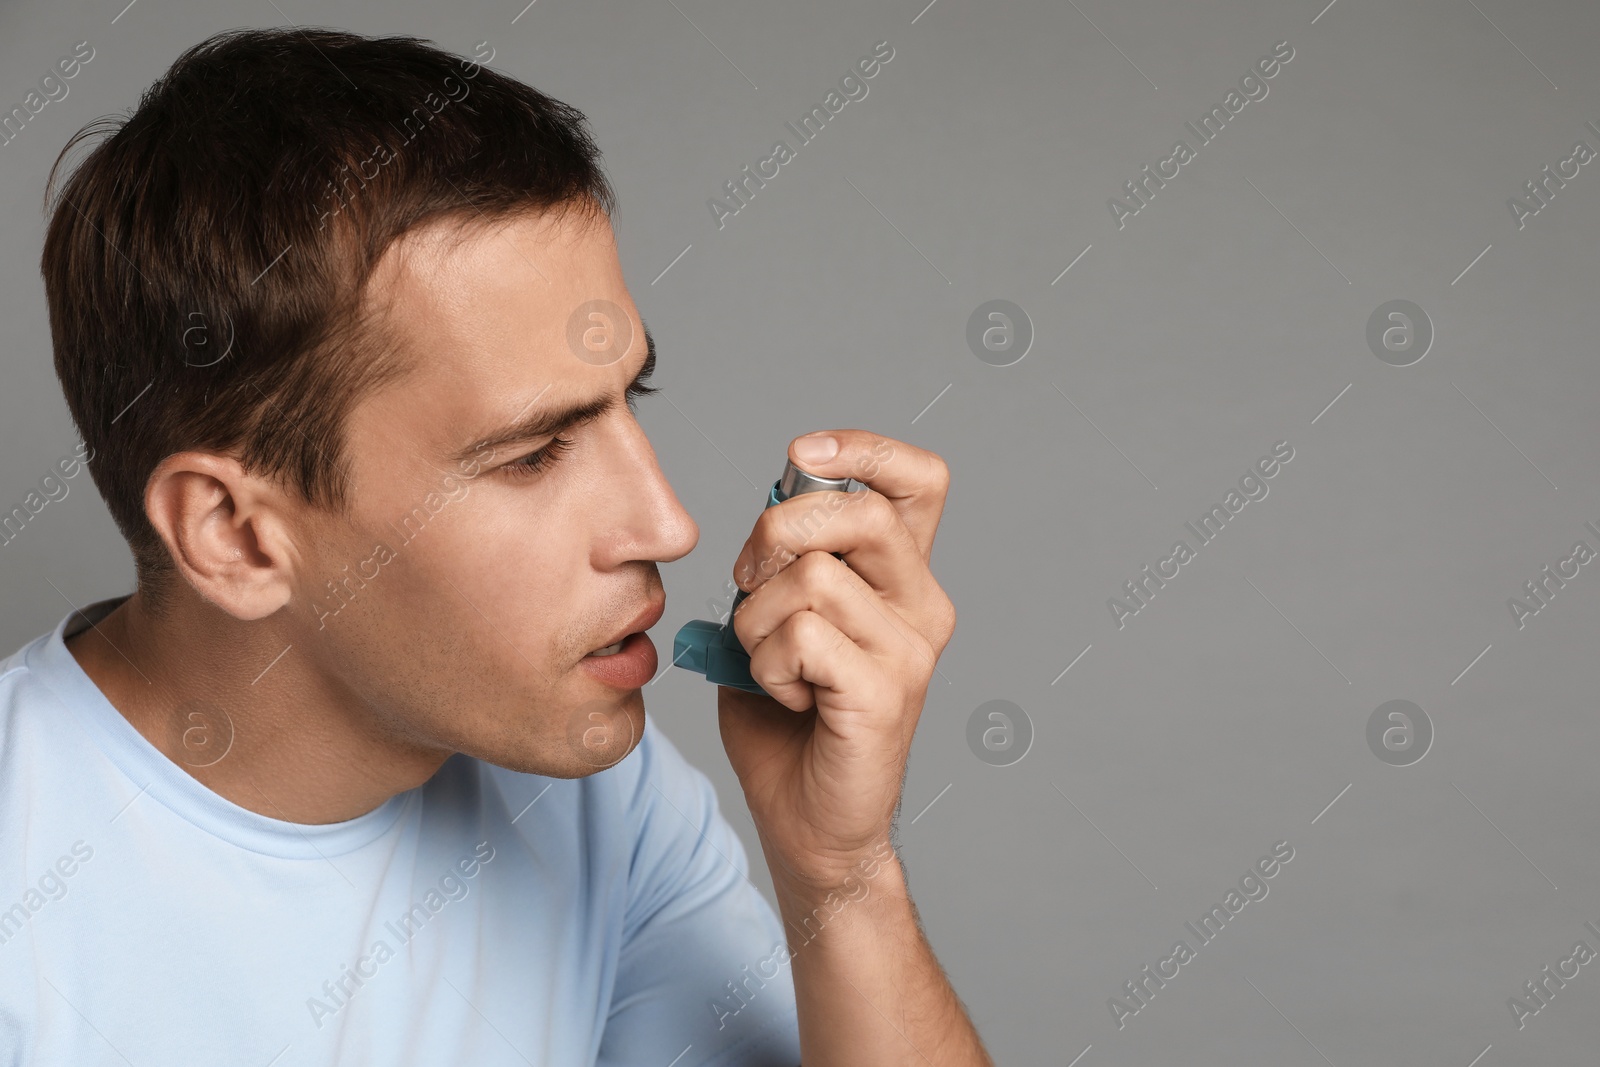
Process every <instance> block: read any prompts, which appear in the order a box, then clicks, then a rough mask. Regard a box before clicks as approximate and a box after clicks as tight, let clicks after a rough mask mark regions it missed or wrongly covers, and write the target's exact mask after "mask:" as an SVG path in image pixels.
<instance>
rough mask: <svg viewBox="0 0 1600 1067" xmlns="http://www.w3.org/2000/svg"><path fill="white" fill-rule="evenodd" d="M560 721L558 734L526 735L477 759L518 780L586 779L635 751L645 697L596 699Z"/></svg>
mask: <svg viewBox="0 0 1600 1067" xmlns="http://www.w3.org/2000/svg"><path fill="white" fill-rule="evenodd" d="M560 718H561V719H562V720H563V722H564V725H563V726H562V728H561V729H560V730H559V731H554V732H550V731H539V732H536V733H533V732H530V733H529V734H527V735H525V736H523V737H519V738H518V740H517V744H516V746H515V747H514V748H513V749H511V750H509V751H506V750H501V751H497V752H495V753H494V754H493V755H482V756H479V757H478V758H480V759H483V760H484V761H485V762H487V763H492V764H494V765H495V766H497V767H504V768H505V769H506V770H509V771H517V772H518V773H521V774H538V775H542V776H544V777H546V778H587V777H588V776H589V775H591V774H595V773H597V772H599V771H603V770H606V769H607V768H608V767H614V766H616V765H617V764H618V763H620V762H622V761H623V760H624V759H626V758H627V756H628V754H629V753H630V752H632V751H633V750H634V749H635V748H637V747H638V746H639V741H640V739H641V738H642V737H643V736H644V723H645V711H644V695H643V694H642V693H640V692H639V691H638V690H634V691H632V692H631V693H626V694H620V695H613V696H607V697H594V698H591V699H587V700H584V701H583V702H581V703H579V704H578V705H577V706H576V707H573V708H571V709H570V710H568V711H566V712H563V713H562V714H561V716H560ZM551 725H552V726H555V725H556V724H555V722H554V721H552V723H551ZM469 755H475V754H474V753H469Z"/></svg>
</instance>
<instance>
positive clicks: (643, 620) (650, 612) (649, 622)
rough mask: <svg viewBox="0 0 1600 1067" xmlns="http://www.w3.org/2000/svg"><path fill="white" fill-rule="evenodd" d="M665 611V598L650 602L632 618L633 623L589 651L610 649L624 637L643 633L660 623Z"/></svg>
mask: <svg viewBox="0 0 1600 1067" xmlns="http://www.w3.org/2000/svg"><path fill="white" fill-rule="evenodd" d="M666 610H667V598H666V597H662V598H661V599H659V600H652V601H651V602H650V603H648V604H646V605H645V606H644V608H643V609H641V610H640V612H639V614H637V615H635V616H634V617H633V621H632V622H630V623H628V625H627V627H626V628H624V629H622V630H619V631H618V632H617V633H615V634H613V635H612V637H611V640H609V641H607V642H606V643H605V644H603V645H596V646H595V647H594V648H592V649H590V650H589V651H591V652H595V651H598V650H600V649H602V648H610V647H611V646H612V645H614V644H616V643H617V642H618V641H621V640H622V639H623V638H624V637H627V636H628V635H629V634H636V633H643V632H644V631H646V630H648V629H650V627H652V626H654V625H655V624H656V623H658V622H660V621H661V616H662V615H663V614H665V612H666Z"/></svg>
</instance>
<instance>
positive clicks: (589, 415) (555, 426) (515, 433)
mask: <svg viewBox="0 0 1600 1067" xmlns="http://www.w3.org/2000/svg"><path fill="white" fill-rule="evenodd" d="M640 324H641V325H644V320H643V319H640ZM644 343H645V357H644V365H643V366H641V367H640V368H639V373H638V374H635V375H634V376H633V381H631V382H629V383H628V385H627V389H626V390H625V393H624V395H625V396H637V395H644V394H646V393H649V392H652V391H653V390H651V389H650V388H649V387H648V386H646V385H645V384H644V383H645V382H646V381H647V380H648V379H649V378H650V375H651V374H653V373H654V372H655V369H656V339H655V338H654V337H652V336H651V335H650V327H649V326H648V325H644ZM546 388H548V386H547V387H546ZM540 395H543V393H542V391H541V394H540ZM538 400H539V398H538V397H534V399H533V401H532V402H530V403H529V405H528V406H529V407H533V405H534V404H537V403H538ZM616 402H617V394H615V393H602V394H601V395H600V396H597V397H595V398H593V399H592V400H585V401H580V402H579V403H576V404H569V405H567V406H565V407H562V408H559V409H549V410H536V411H534V412H533V413H532V414H531V415H526V416H519V417H518V418H517V419H515V420H514V421H513V422H511V423H509V424H508V425H506V426H503V427H501V428H500V429H497V430H491V431H490V432H489V433H487V434H485V435H483V436H482V437H480V438H479V439H478V440H477V441H476V442H475V443H473V444H471V445H468V446H467V447H465V448H462V449H459V450H457V451H456V452H455V453H453V454H452V455H451V456H450V459H451V460H452V461H454V462H456V463H461V462H465V461H466V460H468V459H470V458H472V457H473V456H476V455H477V454H478V453H480V452H482V451H483V450H484V449H486V448H487V449H489V450H491V451H494V450H497V449H500V448H504V447H506V446H507V445H515V444H521V443H523V442H524V441H532V440H535V439H536V438H540V437H547V436H549V435H551V434H556V433H560V432H561V431H562V430H565V429H568V428H570V427H573V426H577V425H580V424H582V423H586V422H592V421H594V420H595V419H597V418H599V417H600V416H601V415H603V414H605V413H606V412H607V411H609V410H610V409H611V408H612V407H614V406H615V405H616ZM524 410H526V409H524Z"/></svg>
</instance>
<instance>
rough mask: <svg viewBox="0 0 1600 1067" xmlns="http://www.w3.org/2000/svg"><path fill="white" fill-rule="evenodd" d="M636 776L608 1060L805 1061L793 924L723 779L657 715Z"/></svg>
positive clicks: (603, 1064)
mask: <svg viewBox="0 0 1600 1067" xmlns="http://www.w3.org/2000/svg"><path fill="white" fill-rule="evenodd" d="M636 754H637V755H638V756H639V757H640V761H639V767H638V771H637V777H636V778H633V779H630V780H628V782H627V788H628V789H630V790H631V796H630V797H629V798H628V811H629V821H630V823H631V826H632V829H633V831H634V833H635V834H636V836H635V838H634V851H633V858H632V862H631V864H630V866H629V874H628V904H627V910H626V915H625V918H624V923H623V933H622V947H621V955H620V959H619V962H618V966H617V976H616V982H615V986H614V989H613V993H612V1002H611V1010H610V1014H609V1015H608V1017H607V1020H606V1027H605V1033H604V1035H603V1037H602V1039H601V1043H600V1053H599V1058H598V1060H597V1067H622V1065H629V1067H633V1065H640V1064H649V1065H653V1067H666V1065H669V1064H670V1065H671V1067H735V1065H737V1067H796V1065H797V1064H799V1063H800V1033H799V1022H798V1018H797V1016H796V1013H795V995H794V978H793V975H792V973H791V971H790V964H789V962H788V951H787V948H786V943H785V938H784V934H783V925H782V923H781V922H780V921H779V918H778V916H777V914H776V913H775V912H774V911H773V909H772V906H771V905H770V904H768V903H767V900H766V898H765V897H764V896H762V895H761V893H760V891H759V890H758V889H757V888H756V887H755V886H754V885H753V884H752V883H751V882H750V880H749V878H748V877H747V875H748V873H749V861H748V859H747V857H746V854H745V850H744V846H743V844H742V843H741V842H740V840H739V837H738V835H737V834H736V833H735V832H734V830H733V827H732V826H730V825H729V824H728V821H727V819H726V818H724V817H723V815H722V812H721V810H720V808H719V807H718V803H717V794H716V790H715V788H714V787H713V786H712V784H711V781H710V779H709V778H707V777H706V775H705V774H704V773H703V772H701V771H700V770H699V769H698V768H696V767H694V766H693V765H692V764H690V763H689V762H688V761H687V760H686V759H685V758H684V757H683V755H682V754H681V753H680V752H679V751H678V750H677V748H676V747H675V746H674V745H673V744H672V742H671V741H670V740H669V739H668V738H667V737H666V735H665V734H663V733H661V732H660V730H659V728H657V727H656V726H655V723H654V720H653V719H650V718H648V717H647V718H646V726H645V731H644V735H643V737H642V739H641V740H640V743H639V751H638V752H637V753H636Z"/></svg>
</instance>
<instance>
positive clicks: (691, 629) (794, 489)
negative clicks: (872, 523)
mask: <svg viewBox="0 0 1600 1067" xmlns="http://www.w3.org/2000/svg"><path fill="white" fill-rule="evenodd" d="M849 485H850V479H849V478H819V477H817V476H816V475H814V474H807V473H806V472H805V471H803V470H801V469H800V468H799V467H796V466H795V465H794V461H793V460H786V461H785V462H784V465H783V474H782V475H780V476H779V478H778V480H777V481H775V482H773V483H772V490H771V491H770V492H769V493H768V494H767V504H766V506H767V507H769V508H770V507H772V506H773V505H774V504H778V503H781V502H783V501H785V500H788V499H789V498H790V497H792V496H799V495H800V494H801V493H815V492H819V491H821V490H824V489H832V490H835V491H838V492H844V493H847V492H849V491H850V489H849ZM833 555H834V557H835V558H838V559H843V558H844V557H843V556H841V555H840V554H839V553H837V552H835V553H833ZM749 595H750V594H749V593H747V592H745V591H744V590H743V589H741V590H739V592H738V594H737V595H736V596H735V597H734V598H733V607H732V608H730V609H728V621H727V622H713V621H710V620H707V619H694V620H692V621H690V622H686V623H684V624H683V626H682V627H680V628H679V630H678V634H677V636H676V637H674V638H673V639H672V663H673V665H674V666H677V667H683V668H685V669H687V670H691V671H694V672H695V673H696V674H703V675H705V676H706V681H708V682H712V683H715V684H716V685H726V686H730V687H732V688H734V689H742V690H743V691H744V692H746V693H763V694H765V693H766V692H767V691H766V690H765V689H762V688H761V687H760V686H759V685H757V684H756V682H755V680H754V679H752V678H751V677H750V654H749V653H748V652H746V651H745V650H744V645H742V644H740V643H739V636H738V635H737V634H735V633H734V632H733V613H734V612H735V611H737V610H739V605H740V604H741V603H743V602H744V598H745V597H747V596H749ZM767 695H770V694H767Z"/></svg>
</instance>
